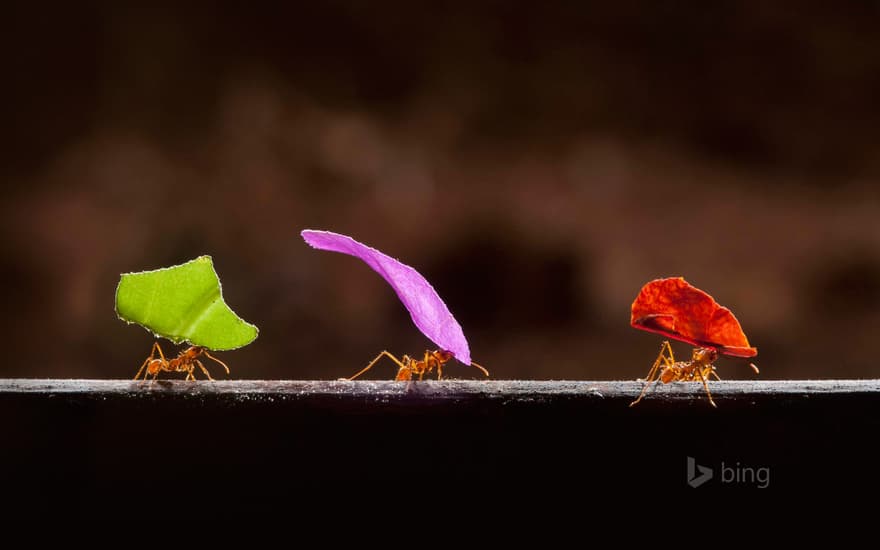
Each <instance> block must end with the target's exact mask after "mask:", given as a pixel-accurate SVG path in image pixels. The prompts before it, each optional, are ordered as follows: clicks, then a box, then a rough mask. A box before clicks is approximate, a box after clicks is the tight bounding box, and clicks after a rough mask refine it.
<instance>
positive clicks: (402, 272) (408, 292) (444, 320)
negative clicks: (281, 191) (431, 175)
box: [301, 229, 471, 365]
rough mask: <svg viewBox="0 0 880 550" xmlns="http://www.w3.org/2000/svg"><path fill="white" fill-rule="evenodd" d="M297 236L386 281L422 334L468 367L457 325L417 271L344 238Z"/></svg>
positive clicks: (307, 232)
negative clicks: (346, 257)
mask: <svg viewBox="0 0 880 550" xmlns="http://www.w3.org/2000/svg"><path fill="white" fill-rule="evenodd" d="M301 235H302V238H303V239H305V241H306V242H307V243H308V244H310V245H311V246H312V247H314V248H317V249H320V250H330V251H333V252H341V253H343V254H348V255H349V256H355V257H356V258H360V259H361V260H363V261H364V262H366V263H367V265H368V266H370V267H372V268H373V271H375V272H376V273H378V274H379V275H381V276H382V277H383V278H384V279H385V280H386V281H388V284H390V285H391V288H393V289H394V292H396V293H397V296H398V297H399V298H400V301H401V302H403V305H404V306H405V307H406V309H407V311H409V314H410V316H411V317H412V320H413V323H415V325H416V327H418V329H419V330H420V331H422V334H424V335H425V336H427V337H428V338H429V339H430V340H431V341H432V342H434V343H435V344H437V346H439V347H440V348H441V349H443V350H446V351H449V352H452V354H453V355H455V358H456V359H458V360H459V361H461V362H462V363H464V364H465V365H470V364H471V352H470V349H469V348H468V343H467V340H466V339H465V337H464V332H462V330H461V325H459V324H458V321H456V320H455V317H453V316H452V313H450V311H449V308H448V307H446V304H445V303H443V300H442V299H441V298H440V296H439V295H438V294H437V291H436V290H434V287H432V286H431V283H429V282H428V281H427V280H425V278H424V277H422V276H421V274H419V272H418V271H416V270H415V269H413V268H411V267H410V266H408V265H406V264H402V263H400V262H399V261H397V260H395V259H394V258H392V257H390V256H388V255H386V254H383V253H382V252H379V251H378V250H376V249H375V248H370V247H369V246H367V245H365V244H362V243H359V242H357V241H356V240H354V239H352V238H351V237H348V236H346V235H340V234H339V233H331V232H330V231H314V230H311V229H306V230H304V231H303V232H302V233H301Z"/></svg>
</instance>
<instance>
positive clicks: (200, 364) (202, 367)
mask: <svg viewBox="0 0 880 550" xmlns="http://www.w3.org/2000/svg"><path fill="white" fill-rule="evenodd" d="M195 362H196V365H198V366H199V368H200V369H202V372H203V373H205V376H207V377H208V380H214V379H213V378H211V373H210V372H208V369H206V368H205V365H203V364H202V362H201V361H199V360H198V359H196V360H195ZM195 379H196V377H195V376H193V380H195Z"/></svg>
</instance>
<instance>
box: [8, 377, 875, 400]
mask: <svg viewBox="0 0 880 550" xmlns="http://www.w3.org/2000/svg"><path fill="white" fill-rule="evenodd" d="M641 389H642V383H641V382H639V381H570V380H559V381H526V380H487V381H472V380H441V381H437V380H425V381H421V382H394V381H361V380H359V381H353V382H351V381H335V380H334V381H325V380H235V381H214V382H211V381H197V382H186V381H183V380H158V381H154V382H153V381H148V382H140V381H139V382H133V381H129V380H79V379H71V380H59V379H42V380H41V379H30V378H14V379H0V394H2V393H45V394H99V395H115V396H128V397H131V398H138V397H141V396H151V397H158V396H161V395H164V394H168V395H177V396H186V395H216V396H217V397H218V398H221V399H222V398H224V397H232V398H234V397H235V396H254V397H257V396H272V395H277V396H279V397H286V398H289V397H307V396H310V395H313V396H336V397H339V398H340V399H343V398H345V397H351V398H354V399H361V398H364V397H375V396H385V397H408V398H415V397H419V396H421V397H424V398H426V399H444V398H453V399H468V398H487V397H499V398H507V399H533V398H552V397H555V396H566V397H570V398H579V399H585V400H604V399H634V398H635V396H637V395H638V393H639V392H640V391H641ZM710 389H711V391H712V395H713V396H714V397H715V398H716V400H717V401H719V402H723V401H725V400H742V399H746V398H752V397H761V398H766V397H768V396H774V395H785V396H786V397H796V396H799V395H800V396H804V397H808V396H810V395H813V394H829V393H833V394H846V393H859V394H863V393H876V394H878V396H880V380H748V381H739V380H737V381H724V380H722V381H713V382H712V383H711V384H710ZM652 397H653V398H655V399H660V400H688V399H701V398H704V397H705V392H704V391H703V388H702V386H701V385H700V384H699V383H696V382H678V383H672V384H665V385H664V384H658V385H655V386H654V388H652V389H651V390H650V392H649V394H648V397H646V399H650V398H652Z"/></svg>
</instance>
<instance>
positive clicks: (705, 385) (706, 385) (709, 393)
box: [697, 369, 720, 409]
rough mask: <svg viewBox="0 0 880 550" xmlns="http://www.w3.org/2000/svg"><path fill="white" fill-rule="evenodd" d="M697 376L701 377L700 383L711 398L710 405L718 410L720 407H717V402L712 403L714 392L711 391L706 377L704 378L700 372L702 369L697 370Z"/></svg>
mask: <svg viewBox="0 0 880 550" xmlns="http://www.w3.org/2000/svg"><path fill="white" fill-rule="evenodd" d="M697 375H698V376H699V377H700V381H701V382H702V383H703V387H704V388H705V389H706V395H708V396H709V404H710V405H712V406H713V407H715V408H716V409H717V408H718V405H716V404H715V402H714V401H712V392H710V391H709V383H708V382H707V381H706V377H705V376H703V372H702V371H700V369H697ZM719 380H720V378H719Z"/></svg>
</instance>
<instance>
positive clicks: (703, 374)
mask: <svg viewBox="0 0 880 550" xmlns="http://www.w3.org/2000/svg"><path fill="white" fill-rule="evenodd" d="M630 325H631V326H632V327H633V328H637V329H640V330H647V331H648V332H654V333H657V334H662V335H663V336H666V337H667V338H672V339H673V340H679V341H681V342H687V343H688V344H691V345H693V346H695V348H694V351H693V354H692V356H691V360H690V361H676V360H675V356H674V355H673V354H672V347H671V346H670V345H669V341H668V340H666V341H664V342H663V344H662V345H661V346H660V354H659V355H658V356H657V359H656V360H655V361H654V364H653V366H652V367H651V370H650V371H648V376H647V377H646V378H645V385H644V387H643V388H642V392H641V393H640V394H639V396H638V398H636V400H635V401H633V402H632V403H630V406H633V405H635V404H636V403H638V402H639V401H641V400H642V398H643V397H645V394H646V393H647V391H648V389H649V388H650V387H651V384H652V383H656V382H662V383H664V384H668V383H669V382H695V381H700V382H702V383H703V387H704V388H705V390H706V395H707V396H708V398H709V403H710V404H711V405H712V406H713V407H715V406H716V405H715V401H713V400H712V393H711V392H710V391H709V378H710V377H712V376H714V377H715V378H716V379H718V380H720V378H719V376H718V374H717V373H716V372H715V366H714V364H713V363H714V362H715V360H716V359H717V358H718V356H719V355H728V356H731V357H754V356H756V355H758V350H757V349H756V348H753V347H751V346H749V341H748V339H747V338H746V335H745V333H743V330H742V327H741V326H740V324H739V321H737V319H736V317H734V316H733V313H731V311H730V310H729V309H727V308H726V307H723V306H721V305H719V304H718V303H717V302H716V301H715V299H714V298H712V296H710V295H709V294H707V293H706V292H703V291H702V290H700V289H698V288H696V287H694V286H692V285H690V284H689V283H688V282H687V281H685V280H684V278H683V277H669V278H666V279H656V280H654V281H651V282H649V283H648V284H646V285H645V286H644V287H642V290H641V292H639V295H638V296H637V297H636V299H635V301H634V302H633V304H632V314H631V317H630ZM749 366H750V367H751V368H752V369H753V370H754V371H755V373H757V372H758V367H756V366H755V365H754V364H751V363H750V364H749Z"/></svg>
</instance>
